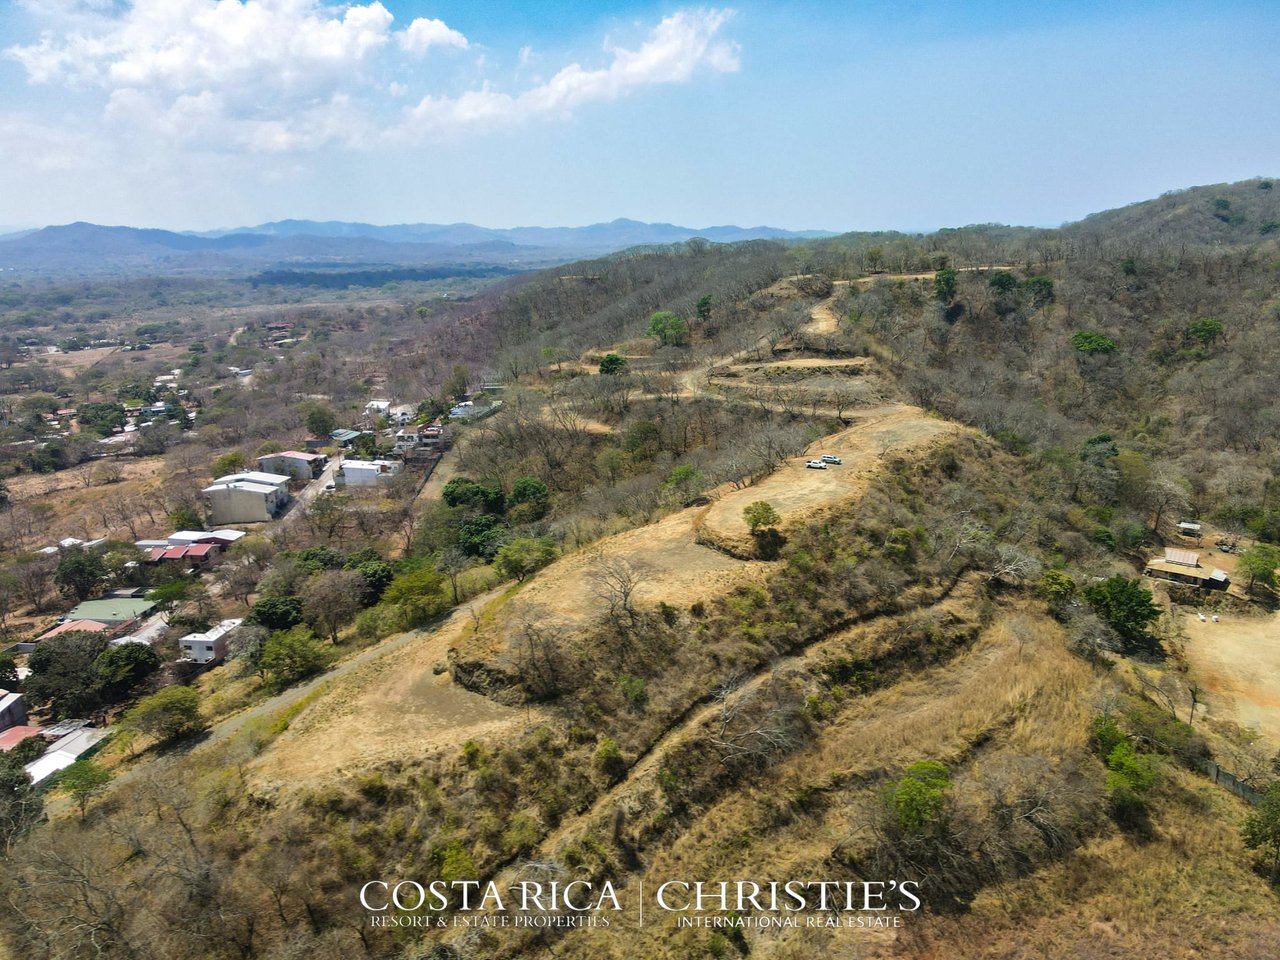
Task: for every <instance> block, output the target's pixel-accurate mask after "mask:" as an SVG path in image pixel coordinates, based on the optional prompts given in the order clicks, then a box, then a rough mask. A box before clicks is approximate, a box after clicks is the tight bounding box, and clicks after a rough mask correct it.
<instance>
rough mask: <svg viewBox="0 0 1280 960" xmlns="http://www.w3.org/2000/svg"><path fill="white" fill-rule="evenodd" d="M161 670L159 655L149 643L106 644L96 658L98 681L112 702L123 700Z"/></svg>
mask: <svg viewBox="0 0 1280 960" xmlns="http://www.w3.org/2000/svg"><path fill="white" fill-rule="evenodd" d="M159 669H160V656H159V654H157V653H156V652H155V651H154V650H153V649H151V644H149V643H122V644H120V646H118V647H107V649H106V650H104V651H102V653H101V654H100V655H99V656H98V658H97V660H95V661H94V664H93V671H94V675H95V682H96V683H97V685H98V687H99V689H100V690H101V691H102V696H103V697H104V698H105V699H107V700H109V701H113V702H115V701H119V700H124V699H126V698H127V697H130V696H132V695H133V693H134V692H135V691H136V690H137V689H138V688H139V687H140V686H141V685H142V684H143V683H145V682H146V679H147V678H148V677H149V676H151V675H152V674H153V673H155V672H156V671H157V670H159Z"/></svg>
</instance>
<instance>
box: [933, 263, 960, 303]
mask: <svg viewBox="0 0 1280 960" xmlns="http://www.w3.org/2000/svg"><path fill="white" fill-rule="evenodd" d="M959 288H960V274H959V273H958V272H957V271H956V270H954V269H952V268H951V267H947V268H945V269H943V270H939V271H938V272H937V273H935V274H934V275H933V293H934V296H936V297H937V298H938V299H939V300H941V301H942V302H943V303H950V302H951V301H952V300H954V299H955V298H956V292H957V291H958V290H959Z"/></svg>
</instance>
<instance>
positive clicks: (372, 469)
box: [339, 460, 404, 487]
mask: <svg viewBox="0 0 1280 960" xmlns="http://www.w3.org/2000/svg"><path fill="white" fill-rule="evenodd" d="M403 470H404V464H403V463H401V462H400V461H399V460H343V461H342V469H341V471H340V473H339V476H341V477H342V480H343V482H344V483H345V484H346V485H347V486H348V487H372V486H376V485H377V484H380V483H387V482H388V481H390V480H391V478H392V477H395V476H397V475H398V474H400V473H401V472H402V471H403Z"/></svg>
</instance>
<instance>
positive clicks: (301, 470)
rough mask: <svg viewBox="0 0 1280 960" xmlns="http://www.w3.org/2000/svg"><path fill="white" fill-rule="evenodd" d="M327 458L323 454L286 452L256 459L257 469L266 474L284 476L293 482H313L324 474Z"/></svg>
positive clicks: (298, 451) (296, 451) (297, 451)
mask: <svg viewBox="0 0 1280 960" xmlns="http://www.w3.org/2000/svg"><path fill="white" fill-rule="evenodd" d="M328 462H329V458H328V457H326V456H325V455H324V454H323V453H303V452H302V451H300V450H286V451H284V452H283V453H269V454H267V455H266V456H263V457H259V458H258V469H259V470H262V471H265V472H267V473H278V474H286V475H288V476H290V477H293V479H295V480H314V479H315V478H316V477H318V476H320V474H322V473H324V467H325V464H327V463H328Z"/></svg>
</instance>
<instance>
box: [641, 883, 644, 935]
mask: <svg viewBox="0 0 1280 960" xmlns="http://www.w3.org/2000/svg"><path fill="white" fill-rule="evenodd" d="M640 926H642V927H643V926H644V877H641V878H640Z"/></svg>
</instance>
